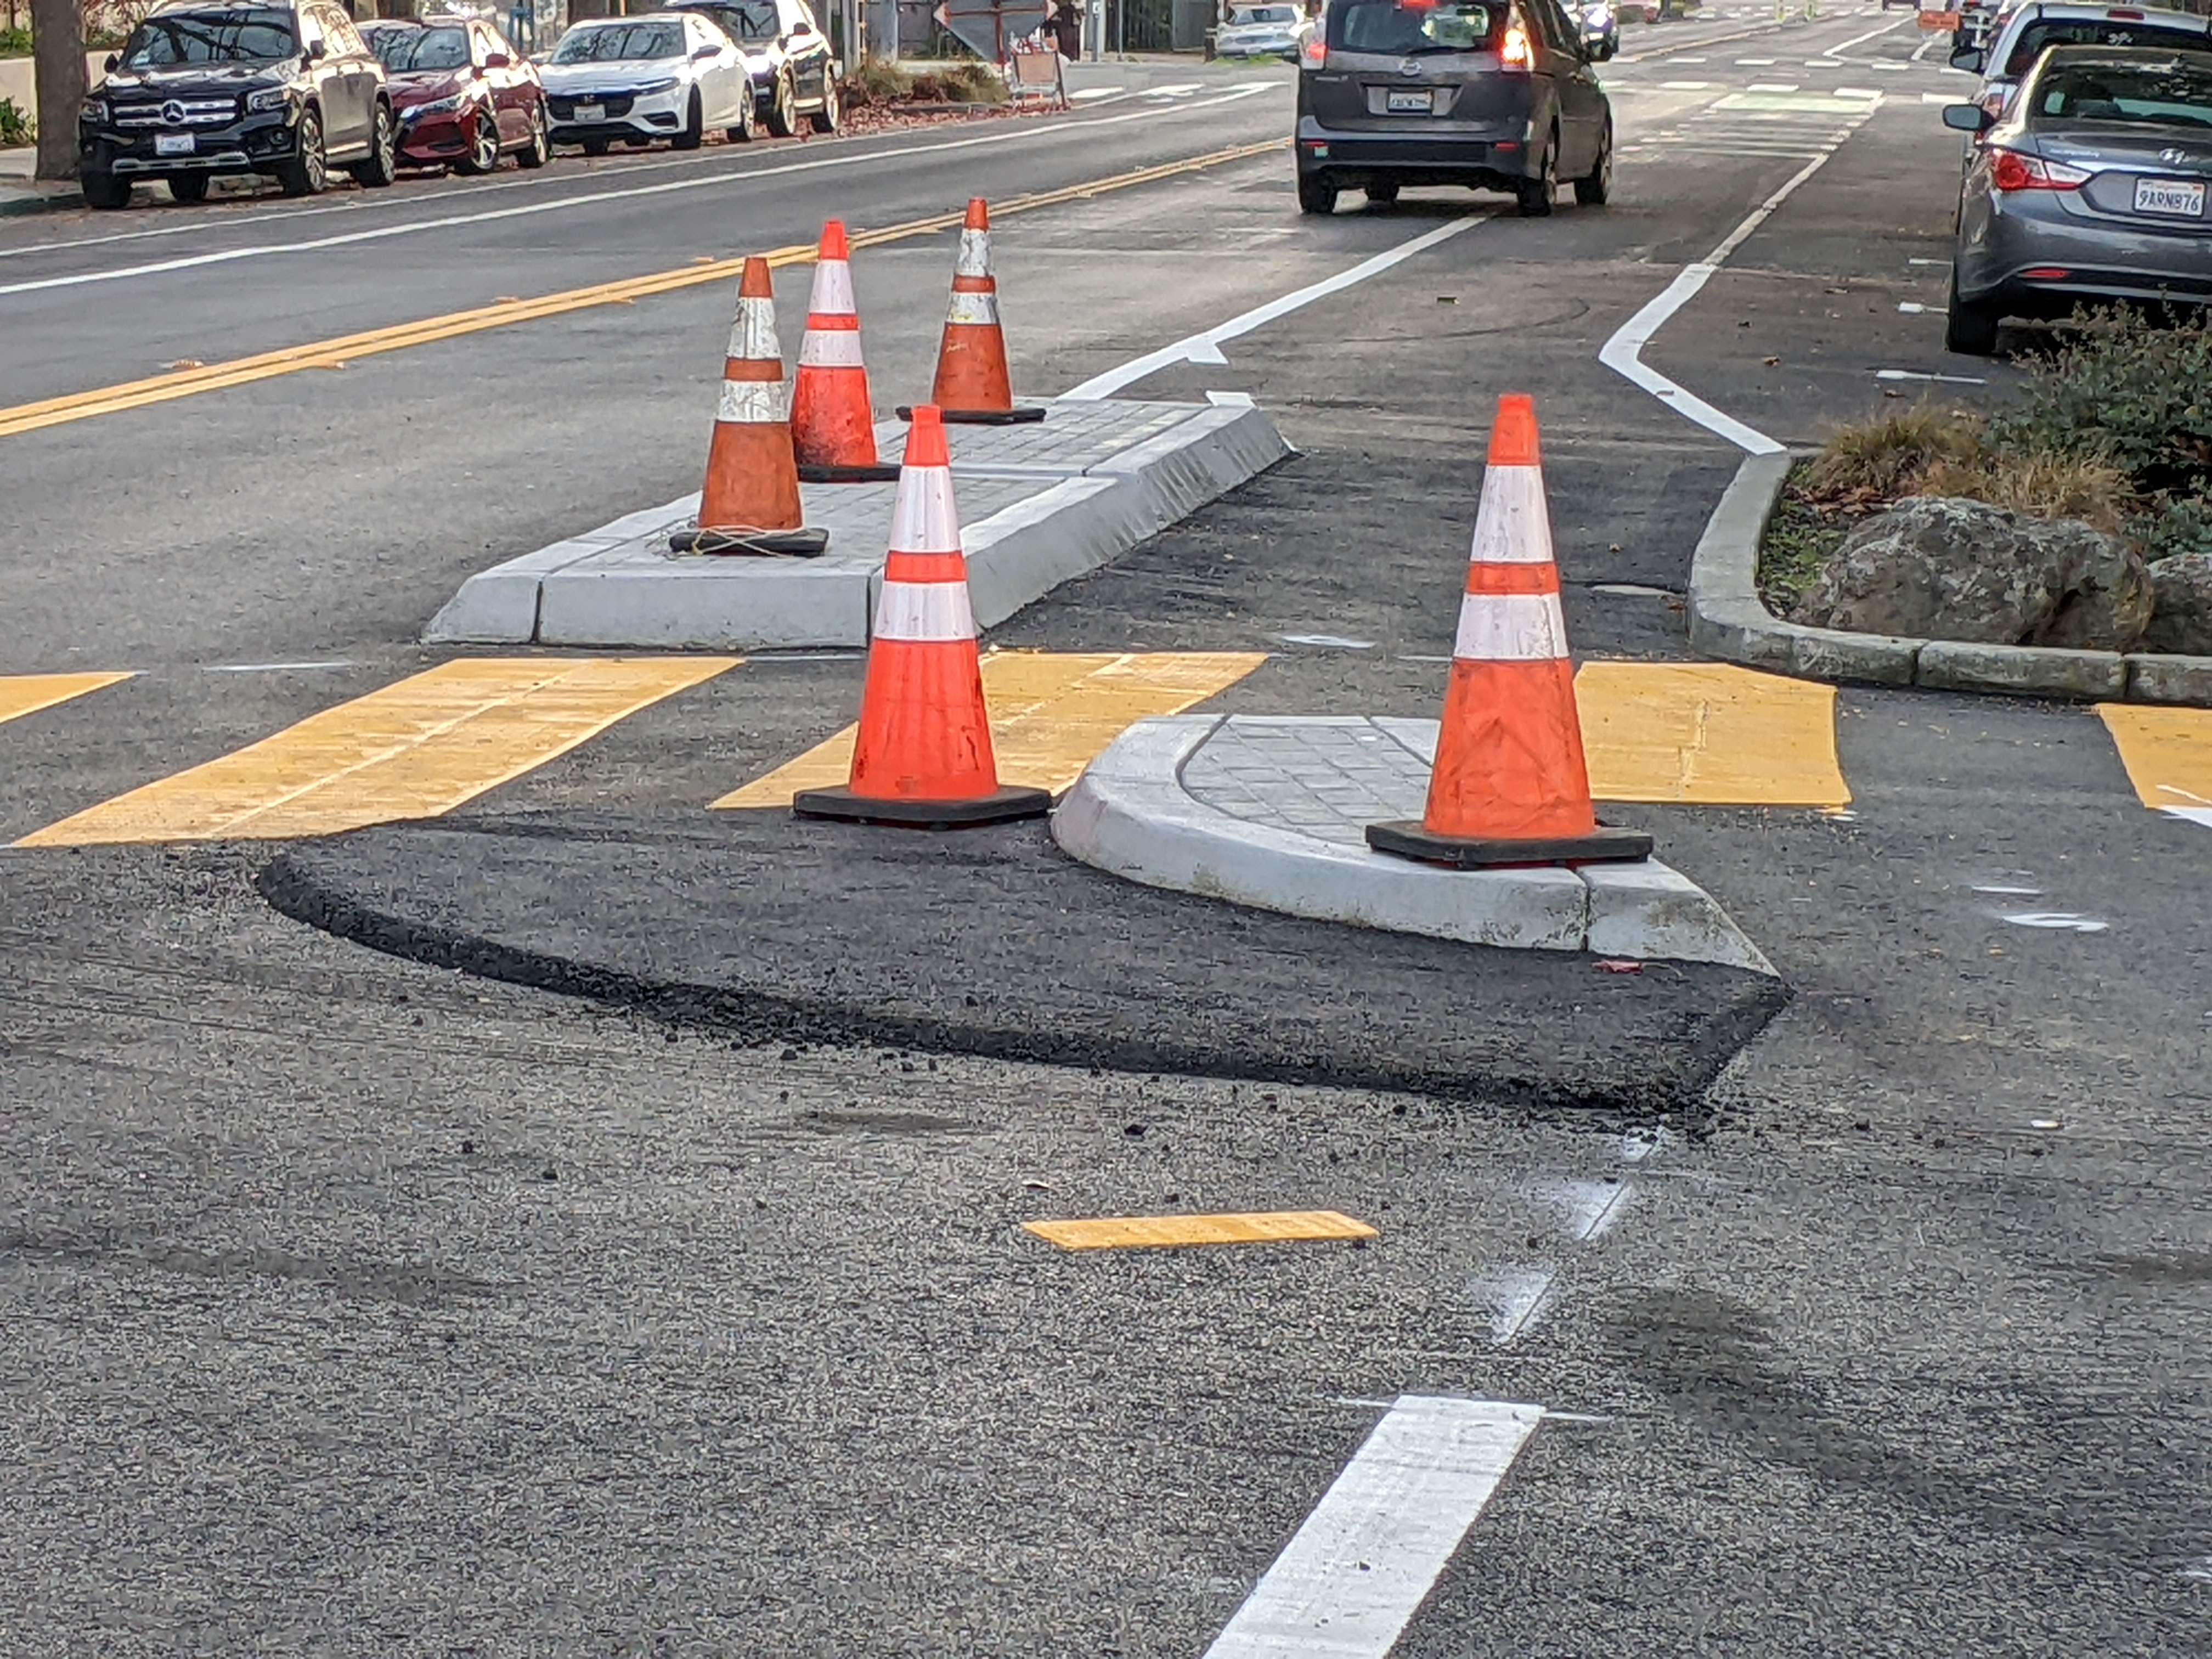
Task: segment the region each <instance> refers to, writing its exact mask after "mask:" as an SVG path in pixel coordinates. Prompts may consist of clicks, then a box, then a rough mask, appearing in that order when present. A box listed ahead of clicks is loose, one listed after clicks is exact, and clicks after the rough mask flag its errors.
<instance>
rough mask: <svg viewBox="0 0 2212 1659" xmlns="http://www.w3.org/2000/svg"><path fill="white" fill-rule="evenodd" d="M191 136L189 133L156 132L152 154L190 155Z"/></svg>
mask: <svg viewBox="0 0 2212 1659" xmlns="http://www.w3.org/2000/svg"><path fill="white" fill-rule="evenodd" d="M191 153H192V135H191V133H189V132H157V133H155V135H154V154H155V155H191Z"/></svg>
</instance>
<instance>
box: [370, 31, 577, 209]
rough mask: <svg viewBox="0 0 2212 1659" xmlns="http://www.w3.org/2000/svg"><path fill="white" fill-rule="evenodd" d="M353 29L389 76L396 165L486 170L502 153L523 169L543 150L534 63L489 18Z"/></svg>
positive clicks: (545, 137)
mask: <svg viewBox="0 0 2212 1659" xmlns="http://www.w3.org/2000/svg"><path fill="white" fill-rule="evenodd" d="M361 32H362V38H364V39H365V40H368V47H369V50H370V51H371V52H374V53H375V54H376V55H377V57H378V58H380V59H381V60H382V62H383V64H384V72H385V74H386V76H387V77H389V85H390V88H391V93H392V112H393V114H394V115H395V116H396V117H397V118H398V126H399V141H398V143H399V161H400V163H401V165H403V166H408V167H454V168H456V169H458V170H459V171H460V172H462V173H489V172H491V171H492V170H493V169H494V168H495V167H498V166H499V158H500V157H501V156H502V155H513V157H514V159H515V161H516V162H517V163H518V164H519V165H520V166H522V167H544V165H545V163H546V161H547V159H548V158H549V157H550V156H551V155H552V153H553V143H552V137H551V135H550V129H549V126H548V123H547V121H546V116H545V88H544V85H543V84H542V83H541V82H539V80H538V69H537V66H536V65H535V64H532V63H531V62H530V61H529V60H528V59H526V58H524V57H523V56H522V54H521V53H520V52H517V51H515V49H514V48H513V46H509V45H508V44H507V37H506V36H505V35H503V34H501V33H500V32H499V31H498V30H497V29H496V28H494V27H492V26H491V25H490V24H489V23H486V22H483V21H477V20H475V19H471V18H462V17H455V18H432V19H428V20H419V21H418V20H416V19H413V18H403V17H392V18H386V19H383V20H382V21H378V22H373V23H364V24H362V29H361Z"/></svg>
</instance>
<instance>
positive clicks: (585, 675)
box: [16, 657, 739, 847]
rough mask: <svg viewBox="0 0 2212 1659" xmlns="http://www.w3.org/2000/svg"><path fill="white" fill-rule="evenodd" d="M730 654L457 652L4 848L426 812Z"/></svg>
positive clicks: (297, 828)
mask: <svg viewBox="0 0 2212 1659" xmlns="http://www.w3.org/2000/svg"><path fill="white" fill-rule="evenodd" d="M738 660H739V659H737V658H735V657H648V658H639V659H611V658H594V659H583V660H578V659H560V658H551V657H534V658H500V657H475V658H463V659H458V660H455V661H453V662H448V663H443V664H441V665H439V666H438V667H435V668H433V669H430V670H428V671H427V672H424V673H421V674H416V675H413V676H411V677H410V678H407V679H404V680H401V681H399V682H398V684H393V685H387V686H386V687H384V688H383V689H381V690H377V691H372V692H370V693H369V694H368V696H364V697H356V699H354V700H353V701H352V702H346V703H341V704H339V705H338V706H337V708H328V709H325V710H324V711H323V712H322V713H321V714H313V715H310V716H309V717H308V718H307V719H306V720H301V722H300V723H299V724H298V725H297V726H289V727H288V728H286V729H285V730H284V731H282V732H277V733H276V735H275V736H274V737H270V738H263V739H262V740H261V741H260V742H258V743H256V744H249V745H247V746H246V748H244V749H240V750H235V751H234V752H233V753H231V754H228V755H225V756H222V757H220V758H219V759H216V760H211V761H209V762H207V763H205V764H204V765H200V766H195V767H192V768H191V769H188V770H186V771H183V772H179V773H177V774H175V775H173V776H171V777H167V778H163V779H161V780H160V781H158V782H155V783H149V784H148V785H146V786H145V787H143V788H140V789H134V790H132V791H131V792H130V793H128V794H124V795H118V796H117V797H116V798H115V799H112V800H110V801H107V802H105V803H103V804H102V805H98V806H94V807H91V808H89V809H88V810H87V811H82V812H79V813H77V814H76V815H75V816H74V817H67V818H64V819H63V820H62V821H61V822H60V823H56V824H52V825H51V826H49V827H48V828H46V829H40V830H39V831H37V832H36V833H35V834H33V835H29V836H25V837H24V838H23V839H22V840H21V841H20V842H17V843H16V845H17V846H19V847H73V846H82V845H88V844H91V843H94V842H154V841H211V840H221V839H228V838H243V839H255V840H263V839H276V838H281V837H285V836H325V835H332V834H335V833H337V831H339V830H342V829H359V828H361V827H362V825H364V824H369V823H389V822H391V821H392V820H394V819H398V818H416V817H435V816H437V815H438V814H439V813H441V812H447V811H452V810H453V808H454V807H456V806H459V805H461V803H462V802H464V801H466V800H470V799H473V798H474V797H476V796H477V795H480V794H482V793H483V792H484V791H485V790H487V789H490V788H493V787H495V786H497V785H499V784H501V783H505V782H506V781H507V780H509V779H510V778H515V777H520V775H522V774H523V773H525V772H527V771H530V770H531V769H533V768H535V767H539V766H543V765H544V763H546V762H548V761H550V760H551V759H553V758H554V757H556V756H558V755H562V754H565V753H567V752H568V750H571V749H574V747H575V746H576V745H577V744H580V743H582V742H584V741H586V739H587V738H591V737H592V736H593V735H595V734H596V733H598V732H602V731H604V730H605V729H606V728H607V727H608V726H611V725H613V724H614V723H615V722H616V721H617V720H621V719H622V718H623V716H624V715H627V714H635V712H636V711H637V710H639V709H641V708H646V707H647V706H648V705H650V704H652V703H655V702H659V701H660V700H661V699H662V698H663V697H666V696H671V695H672V694H674V693H676V692H678V691H681V690H684V689H685V688H687V687H689V686H693V685H696V684H699V683H700V682H701V681H702V680H708V679H712V678H714V676H715V675H717V674H720V673H721V672H723V671H725V670H726V669H729V668H732V667H735V666H736V665H737V664H738Z"/></svg>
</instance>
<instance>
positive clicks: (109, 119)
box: [77, 0, 395, 208]
mask: <svg viewBox="0 0 2212 1659" xmlns="http://www.w3.org/2000/svg"><path fill="white" fill-rule="evenodd" d="M393 142H394V127H393V123H392V100H391V96H390V94H388V93H387V91H386V88H385V76H384V65H383V64H381V63H380V62H378V61H377V58H376V54H375V53H374V52H371V51H370V50H369V49H368V43H367V42H366V41H364V40H362V38H361V33H360V31H359V30H357V29H356V28H355V27H354V26H353V21H352V20H351V19H350V18H349V17H348V16H347V15H346V14H345V13H344V11H343V10H342V9H339V8H338V7H337V6H336V5H333V4H331V3H328V0H291V3H286V0H274V3H271V0H167V3H164V4H161V5H157V6H156V7H155V9H153V10H152V11H151V12H149V13H148V14H147V15H146V18H145V20H144V21H143V22H141V23H140V24H139V25H138V27H136V28H134V29H133V30H131V38H130V39H129V40H126V41H125V42H124V46H123V50H122V52H119V53H118V54H117V55H115V56H114V57H112V58H109V59H108V60H107V75H106V78H105V79H104V80H102V81H101V82H100V84H99V85H98V86H97V87H94V88H93V90H92V94H91V95H90V96H89V97H88V98H87V99H86V100H85V103H84V112H83V113H82V116H80V117H79V118H78V123H77V171H78V173H79V175H80V181H81V182H82V185H83V187H84V199H85V201H86V202H87V204H89V205H91V206H93V207H95V208H119V207H122V206H124V205H125V204H127V203H129V201H130V200H131V185H132V184H133V183H135V182H136V181H137V180H138V179H166V180H167V182H168V186H169V191H170V193H171V194H172V195H173V196H174V197H176V198H177V199H178V200H179V201H180V202H197V201H198V200H200V199H201V198H202V197H204V196H206V194H207V189H208V180H209V179H211V178H213V177H215V176H216V174H217V173H260V174H264V175H266V176H267V177H269V178H272V179H276V182H277V183H278V184H279V185H282V186H283V190H284V192H285V194H286V195H288V196H312V195H313V194H315V193H316V192H317V191H320V190H321V189H322V188H323V186H324V185H325V184H327V183H328V182H329V180H330V170H331V167H333V166H341V167H344V168H345V169H346V170H347V171H348V172H349V173H352V175H353V176H354V177H355V178H356V179H358V180H360V182H362V184H364V185H388V184H390V183H391V182H392V170H393V167H394V160H395V158H394V155H393Z"/></svg>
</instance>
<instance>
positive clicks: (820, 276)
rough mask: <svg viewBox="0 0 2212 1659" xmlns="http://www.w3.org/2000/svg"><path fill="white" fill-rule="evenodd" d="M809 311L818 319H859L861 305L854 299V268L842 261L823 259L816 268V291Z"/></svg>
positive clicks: (810, 300)
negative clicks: (833, 317)
mask: <svg viewBox="0 0 2212 1659" xmlns="http://www.w3.org/2000/svg"><path fill="white" fill-rule="evenodd" d="M806 308H807V310H808V311H810V312H811V313H814V314H815V315H816V316H818V317H832V316H835V317H857V316H859V315H860V305H859V303H858V302H857V301H855V300H854V298H853V267H852V266H851V265H849V264H847V263H846V262H845V261H844V260H842V259H823V260H822V261H820V262H819V263H818V264H816V265H815V267H814V289H813V292H812V294H811V296H810V297H809V299H808V302H807V307H806Z"/></svg>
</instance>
